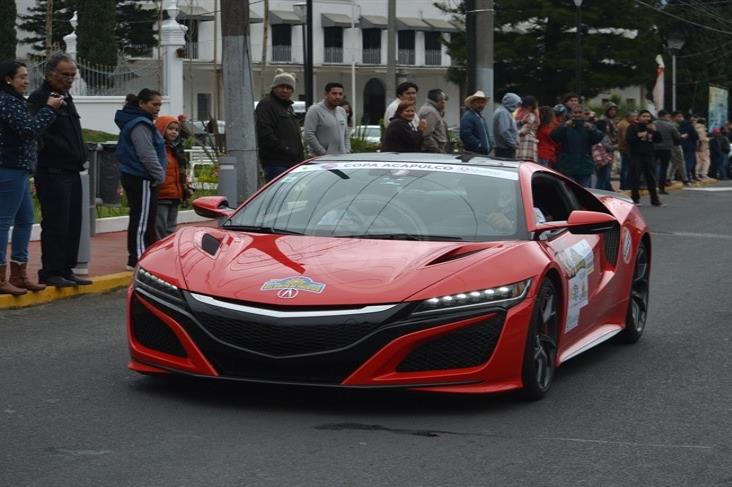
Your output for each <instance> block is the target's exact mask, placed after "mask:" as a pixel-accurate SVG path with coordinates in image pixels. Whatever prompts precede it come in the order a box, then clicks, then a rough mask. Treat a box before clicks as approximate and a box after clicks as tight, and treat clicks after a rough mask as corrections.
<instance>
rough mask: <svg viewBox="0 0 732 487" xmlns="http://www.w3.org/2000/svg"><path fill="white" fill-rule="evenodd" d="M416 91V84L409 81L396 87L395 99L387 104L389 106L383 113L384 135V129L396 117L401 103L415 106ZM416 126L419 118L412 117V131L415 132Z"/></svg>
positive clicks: (417, 88) (417, 89)
mask: <svg viewBox="0 0 732 487" xmlns="http://www.w3.org/2000/svg"><path fill="white" fill-rule="evenodd" d="M418 91H419V87H418V86H417V85H416V83H412V82H411V81H405V82H404V83H400V84H399V86H397V89H396V96H397V97H396V99H395V100H393V101H392V102H391V103H389V106H387V107H386V110H385V111H384V133H386V129H387V128H388V127H389V124H390V123H391V120H392V119H393V118H394V117H395V116H396V112H397V108H399V105H401V104H402V102H405V101H406V102H409V103H411V104H413V105H414V106H417V92H418ZM418 125H419V118H418V117H414V119H413V120H412V126H413V127H414V130H417V126H418Z"/></svg>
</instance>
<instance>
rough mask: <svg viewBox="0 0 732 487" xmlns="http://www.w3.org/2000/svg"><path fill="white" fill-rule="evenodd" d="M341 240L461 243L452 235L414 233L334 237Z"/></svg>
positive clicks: (460, 239) (458, 238)
mask: <svg viewBox="0 0 732 487" xmlns="http://www.w3.org/2000/svg"><path fill="white" fill-rule="evenodd" d="M335 236H336V237H343V238H373V239H377V240H418V241H441V240H442V241H451V242H462V241H463V240H464V239H463V238H462V237H456V236H454V235H421V234H416V233H365V234H363V235H335Z"/></svg>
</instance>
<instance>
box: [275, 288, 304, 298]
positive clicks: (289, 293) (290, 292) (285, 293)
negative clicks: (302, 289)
mask: <svg viewBox="0 0 732 487" xmlns="http://www.w3.org/2000/svg"><path fill="white" fill-rule="evenodd" d="M298 293H299V291H298V290H297V289H292V288H288V289H280V290H279V291H278V292H277V297H278V298H282V299H292V298H294V297H295V296H297V295H298Z"/></svg>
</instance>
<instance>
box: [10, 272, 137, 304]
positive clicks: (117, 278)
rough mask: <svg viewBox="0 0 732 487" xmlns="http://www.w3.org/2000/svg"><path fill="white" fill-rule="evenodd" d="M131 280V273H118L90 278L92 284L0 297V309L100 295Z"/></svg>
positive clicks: (119, 287) (51, 288)
mask: <svg viewBox="0 0 732 487" xmlns="http://www.w3.org/2000/svg"><path fill="white" fill-rule="evenodd" d="M131 279H132V273H131V272H120V273H117V274H108V275H106V276H98V277H92V278H91V280H92V281H93V283H92V284H90V285H88V286H77V287H64V288H57V287H47V288H46V289H44V290H43V291H40V292H37V293H34V292H28V293H26V294H23V295H22V296H11V295H8V294H3V295H0V309H13V308H25V307H28V306H36V305H39V304H44V303H50V302H52V301H57V300H59V299H66V298H72V297H74V296H82V295H84V294H100V293H105V292H108V291H114V290H115V289H121V288H124V287H127V286H129V284H130V280H131Z"/></svg>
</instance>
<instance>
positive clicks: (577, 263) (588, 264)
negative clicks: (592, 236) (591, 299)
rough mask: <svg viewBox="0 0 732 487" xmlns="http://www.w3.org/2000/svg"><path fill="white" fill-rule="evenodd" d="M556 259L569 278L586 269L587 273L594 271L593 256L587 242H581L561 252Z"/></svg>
mask: <svg viewBox="0 0 732 487" xmlns="http://www.w3.org/2000/svg"><path fill="white" fill-rule="evenodd" d="M556 257H557V260H558V261H559V263H560V264H561V265H562V267H564V270H565V271H566V272H567V274H568V275H569V276H570V277H571V276H575V275H577V273H578V272H579V270H580V269H587V272H588V273H590V272H592V271H594V270H595V256H594V254H593V252H592V246H591V245H590V244H589V243H587V240H581V241H579V242H577V243H576V244H574V245H572V246H571V247H569V248H566V249H564V250H562V251H561V252H559V253H557V254H556Z"/></svg>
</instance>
